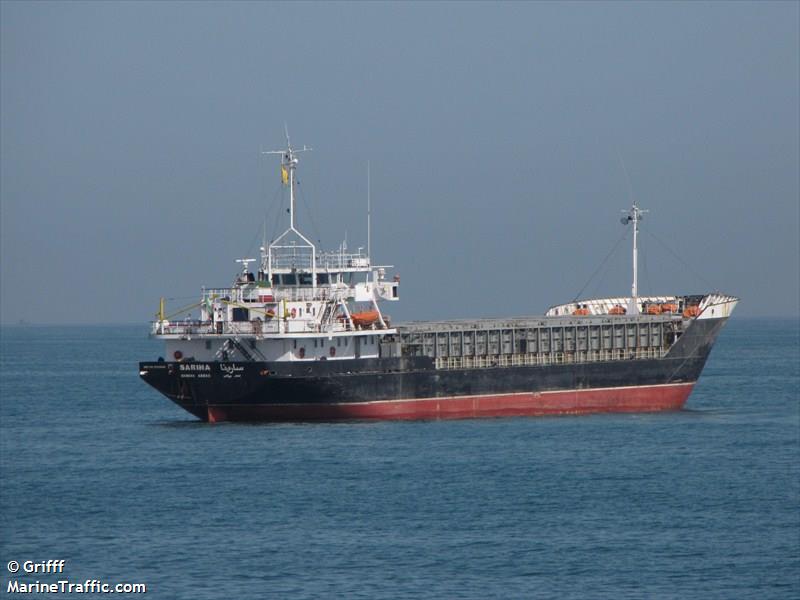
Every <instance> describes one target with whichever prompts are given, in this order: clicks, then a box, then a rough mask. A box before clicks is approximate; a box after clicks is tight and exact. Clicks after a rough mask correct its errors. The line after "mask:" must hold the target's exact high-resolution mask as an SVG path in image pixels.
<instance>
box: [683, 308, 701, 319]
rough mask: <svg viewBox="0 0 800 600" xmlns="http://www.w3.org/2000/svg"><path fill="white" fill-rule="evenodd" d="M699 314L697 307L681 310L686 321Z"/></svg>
mask: <svg viewBox="0 0 800 600" xmlns="http://www.w3.org/2000/svg"><path fill="white" fill-rule="evenodd" d="M699 314H700V307H699V306H687V307H686V308H685V309H684V310H683V316H684V317H686V318H687V319H688V318H690V317H696V316H697V315H699Z"/></svg>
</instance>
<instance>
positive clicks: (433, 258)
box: [0, 0, 800, 324]
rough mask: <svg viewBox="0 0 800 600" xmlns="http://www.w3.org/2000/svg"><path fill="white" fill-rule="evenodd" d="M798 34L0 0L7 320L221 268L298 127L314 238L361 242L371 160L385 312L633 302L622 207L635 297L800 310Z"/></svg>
mask: <svg viewBox="0 0 800 600" xmlns="http://www.w3.org/2000/svg"><path fill="white" fill-rule="evenodd" d="M799 30H800V3H797V2H777V3H769V2H757V3H749V2H730V3H727V2H710V3H702V2H669V3H657V2H645V3H629V2H621V3H604V2H589V3H581V2H571V3H566V2H563V3H562V2H555V3H545V2H541V3H539V2H537V3H521V2H512V3H479V2H470V3H457V2H447V3H422V2H420V3H415V2H407V3H366V2H365V3H334V2H326V3H311V2H308V3H277V2H264V3H256V2H242V3H234V2H230V3H228V2H226V3H215V2H197V3H194V2H185V3H169V2H154V3H148V2H130V3H114V2H86V3H82V2H52V3H51V2H8V1H5V0H3V1H2V2H0V261H1V264H0V267H1V270H0V321H2V323H4V324H15V323H18V322H21V321H23V322H28V323H54V324H61V323H63V324H68V323H139V322H141V323H143V324H144V323H146V322H147V321H149V320H151V319H152V318H153V317H154V314H155V312H156V310H157V308H158V301H159V298H160V297H162V296H164V297H166V298H168V306H169V307H170V308H172V307H178V306H180V305H182V304H188V303H191V302H192V301H195V300H197V299H198V298H199V294H200V291H201V288H202V286H208V287H222V286H227V285H229V284H230V283H231V282H232V280H233V277H234V276H235V275H236V273H237V271H238V265H237V263H235V262H234V260H235V259H237V258H242V257H245V256H254V255H255V254H256V253H257V249H258V245H259V243H260V240H261V237H262V235H263V231H264V230H265V229H266V231H267V234H268V236H270V235H272V234H273V233H274V232H276V231H281V230H282V229H283V228H285V226H286V224H287V223H286V220H285V219H286V215H285V212H284V211H282V210H281V208H280V207H281V202H284V203H285V200H283V199H282V193H281V187H280V170H279V166H278V163H277V159H276V157H275V156H270V155H262V154H261V150H271V149H280V148H282V147H283V146H284V145H285V139H284V127H285V126H288V130H289V133H290V135H291V139H292V143H293V144H294V145H296V146H302V145H303V144H305V145H307V146H310V147H312V148H313V150H312V151H311V152H308V153H304V154H302V155H301V163H300V166H299V170H298V176H299V179H300V192H299V205H298V210H297V217H298V222H299V228H300V229H301V230H302V231H304V232H306V233H307V234H308V236H309V237H311V238H312V239H313V240H315V241H319V243H320V245H321V246H322V247H323V248H324V249H335V248H337V247H338V246H339V244H341V242H342V240H343V239H345V237H346V239H347V243H348V246H349V247H350V249H352V250H355V249H357V248H358V247H359V246H366V237H367V235H366V205H367V164H368V163H369V170H370V196H371V203H372V255H373V262H377V263H380V264H387V265H393V267H392V268H390V269H388V272H389V274H390V275H394V274H395V273H396V274H398V275H400V277H401V285H400V296H401V301H400V302H399V303H394V304H391V305H388V306H385V307H384V310H385V311H386V312H388V314H390V315H391V316H392V318H393V320H394V321H395V322H397V321H405V320H419V319H444V318H461V317H488V316H510V315H531V314H541V313H542V312H543V311H545V310H546V309H547V308H548V307H549V306H551V305H553V304H559V303H563V302H568V301H570V300H572V299H573V298H575V296H576V294H578V293H579V292H581V295H582V297H600V296H608V295H627V294H629V293H630V285H631V284H630V280H631V236H630V231H628V233H627V237H625V238H624V239H622V240H621V241H620V239H621V236H623V235H625V234H626V229H625V228H624V227H623V226H622V225H621V224H620V216H621V214H622V213H621V211H622V210H623V209H625V208H627V207H629V206H630V204H631V202H632V201H633V200H634V199H635V200H636V201H637V202H638V203H639V205H640V206H641V207H642V208H645V209H648V210H649V211H650V212H649V213H647V214H646V216H645V221H644V222H643V224H642V232H641V247H642V250H641V258H640V261H641V263H642V266H641V271H640V292H641V293H643V294H677V293H703V292H707V291H714V290H719V291H722V292H726V293H729V294H733V295H736V296H739V297H740V298H741V302H740V305H739V308H738V309H737V313H738V315H739V316H742V317H757V316H797V315H798V313H800V284H799V283H798V273H800V246H799V244H800V241H799V240H800V214H799V210H800V208H799V207H800V167H799V166H798V165H800V118H799V115H798V113H799V112H800V109H799V108H798V107H800V64H799V60H800V58H799V57H800V31H799ZM277 218H281V219H283V221H278V220H277ZM265 222H266V226H265ZM612 250H613V251H612ZM606 257H608V258H607V260H604V259H606Z"/></svg>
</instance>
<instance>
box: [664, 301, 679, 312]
mask: <svg viewBox="0 0 800 600" xmlns="http://www.w3.org/2000/svg"><path fill="white" fill-rule="evenodd" d="M661 312H665V313H674V312H678V305H677V304H675V303H673V302H664V303H662V304H661Z"/></svg>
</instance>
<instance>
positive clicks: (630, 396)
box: [207, 383, 694, 423]
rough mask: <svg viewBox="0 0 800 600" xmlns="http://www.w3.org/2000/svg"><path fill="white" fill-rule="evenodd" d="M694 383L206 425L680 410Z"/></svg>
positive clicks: (289, 409) (344, 406)
mask: <svg viewBox="0 0 800 600" xmlns="http://www.w3.org/2000/svg"><path fill="white" fill-rule="evenodd" d="M693 387H694V384H693V383H677V384H666V385H651V386H637V387H616V388H603V389H591V390H569V391H555V392H541V393H527V392H525V393H517V394H499V395H482V396H458V397H452V398H421V399H410V400H379V401H374V402H352V403H338V404H302V403H296V404H260V405H242V404H240V405H236V404H234V405H226V406H209V407H208V417H207V418H208V421H209V422H210V423H216V422H219V421H332V420H336V419H387V420H412V419H469V418H476V417H515V416H543V415H580V414H589V413H608V412H655V411H662V410H678V409H680V408H681V407H683V405H684V403H685V402H686V399H687V398H688V397H689V394H690V393H691V392H692V388H693Z"/></svg>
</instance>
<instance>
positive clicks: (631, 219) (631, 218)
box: [621, 200, 649, 315]
mask: <svg viewBox="0 0 800 600" xmlns="http://www.w3.org/2000/svg"><path fill="white" fill-rule="evenodd" d="M622 212H627V213H628V214H627V215H626V216H624V217H622V219H621V222H622V224H623V225H627V224H628V223H633V283H632V285H631V301H630V306H629V307H628V312H629V313H630V314H633V315H638V314H639V221H641V220H642V218H643V215H644V213H646V212H649V211H647V210H642V209H641V208H639V205H638V204H636V200H634V201H633V205H632V206H631V208H630V210H628V211H622Z"/></svg>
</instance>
